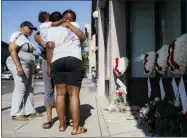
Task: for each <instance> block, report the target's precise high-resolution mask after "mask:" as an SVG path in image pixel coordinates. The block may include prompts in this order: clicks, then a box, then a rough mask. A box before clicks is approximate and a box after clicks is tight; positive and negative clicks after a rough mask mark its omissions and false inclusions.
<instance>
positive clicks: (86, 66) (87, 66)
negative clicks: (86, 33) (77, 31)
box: [81, 41, 89, 72]
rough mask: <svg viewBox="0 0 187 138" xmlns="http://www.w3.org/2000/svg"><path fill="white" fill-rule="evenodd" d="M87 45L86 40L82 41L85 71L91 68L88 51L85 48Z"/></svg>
mask: <svg viewBox="0 0 187 138" xmlns="http://www.w3.org/2000/svg"><path fill="white" fill-rule="evenodd" d="M86 47H87V44H86V41H84V42H83V43H82V46H81V50H82V61H83V64H84V68H85V71H86V72H87V71H88V68H89V59H88V51H85V48H86Z"/></svg>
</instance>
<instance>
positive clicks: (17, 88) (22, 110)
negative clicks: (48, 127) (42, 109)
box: [6, 21, 42, 121]
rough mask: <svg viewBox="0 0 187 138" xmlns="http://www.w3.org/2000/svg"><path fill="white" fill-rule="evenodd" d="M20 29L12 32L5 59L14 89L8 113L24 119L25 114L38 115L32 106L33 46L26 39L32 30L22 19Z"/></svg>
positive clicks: (14, 117)
mask: <svg viewBox="0 0 187 138" xmlns="http://www.w3.org/2000/svg"><path fill="white" fill-rule="evenodd" d="M20 28H21V29H20V31H17V32H15V33H13V34H12V35H11V37H10V41H9V52H10V56H9V57H8V58H7V60H6V64H7V67H8V69H9V70H10V71H11V72H12V74H13V77H14V91H13V95H12V108H11V113H10V115H11V116H12V119H13V120H18V121H26V120H28V119H27V118H26V116H30V115H31V116H33V115H39V116H42V115H40V114H38V113H37V112H36V110H35V108H34V102H33V91H34V89H33V86H32V74H33V69H34V64H35V55H34V54H33V51H34V46H33V44H32V43H31V41H30V40H29V39H28V37H29V36H31V34H32V32H33V30H37V28H35V27H34V26H33V25H32V23H31V22H29V21H24V22H23V23H22V24H21V26H20Z"/></svg>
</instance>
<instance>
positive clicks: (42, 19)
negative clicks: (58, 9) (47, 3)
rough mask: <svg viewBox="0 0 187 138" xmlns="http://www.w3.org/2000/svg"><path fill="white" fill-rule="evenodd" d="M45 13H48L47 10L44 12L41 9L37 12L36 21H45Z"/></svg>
mask: <svg viewBox="0 0 187 138" xmlns="http://www.w3.org/2000/svg"><path fill="white" fill-rule="evenodd" d="M46 15H49V13H48V12H45V11H41V12H40V13H39V14H38V21H39V22H40V23H43V22H45V21H46Z"/></svg>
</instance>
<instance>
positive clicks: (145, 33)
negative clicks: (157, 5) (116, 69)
mask: <svg viewBox="0 0 187 138" xmlns="http://www.w3.org/2000/svg"><path fill="white" fill-rule="evenodd" d="M154 15H155V11H154V2H146V3H143V2H137V3H135V2H132V3H131V8H130V18H131V23H130V26H131V29H130V31H131V57H132V78H144V77H147V75H146V74H144V67H143V63H142V62H135V60H136V58H137V57H138V56H140V55H141V54H144V53H146V52H149V51H154V50H155V16H154ZM154 76H155V75H154V74H153V75H152V77H154Z"/></svg>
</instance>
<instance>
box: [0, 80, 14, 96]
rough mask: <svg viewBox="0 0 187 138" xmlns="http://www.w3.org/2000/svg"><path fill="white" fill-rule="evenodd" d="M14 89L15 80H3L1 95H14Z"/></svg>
mask: <svg viewBox="0 0 187 138" xmlns="http://www.w3.org/2000/svg"><path fill="white" fill-rule="evenodd" d="M13 89H14V80H1V95H4V94H8V93H12V92H13Z"/></svg>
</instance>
